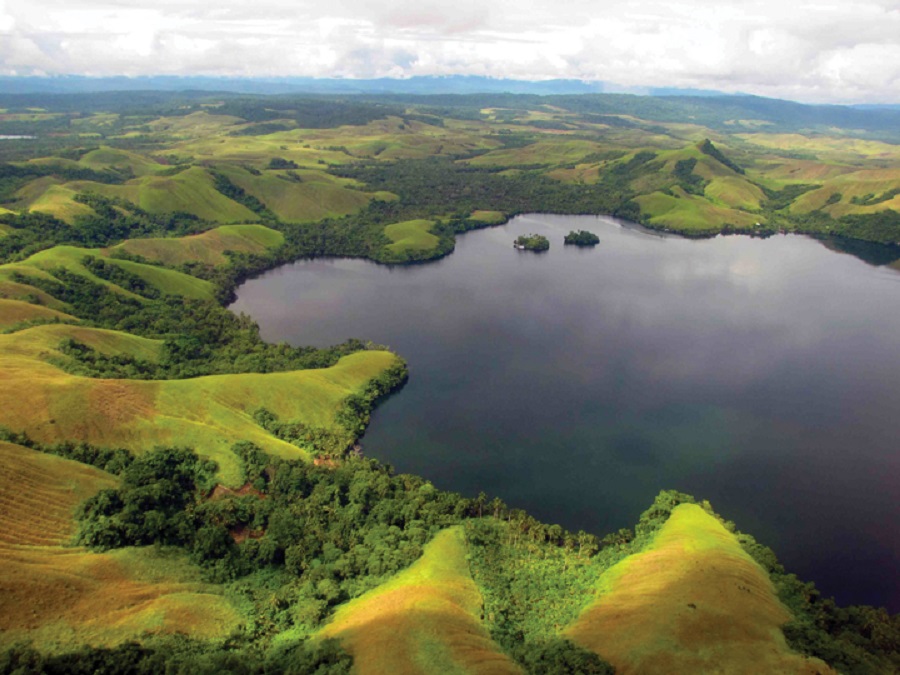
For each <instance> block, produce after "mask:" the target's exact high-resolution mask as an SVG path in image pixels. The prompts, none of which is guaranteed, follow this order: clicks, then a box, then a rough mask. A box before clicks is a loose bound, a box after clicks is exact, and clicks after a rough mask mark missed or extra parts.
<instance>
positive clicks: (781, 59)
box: [0, 0, 900, 102]
mask: <svg viewBox="0 0 900 675" xmlns="http://www.w3.org/2000/svg"><path fill="white" fill-rule="evenodd" d="M0 74H5V75H16V74H18V75H33V74H79V75H96V76H108V75H161V74H169V75H222V76H315V77H355V78H372V77H408V76H413V75H449V74H472V75H486V76H492V77H498V78H499V77H504V78H516V79H548V78H574V79H582V80H603V81H606V82H615V83H618V84H620V85H622V86H623V87H699V88H706V89H718V90H723V91H743V92H750V93H755V94H760V95H765V96H777V97H781V98H791V99H796V100H802V101H816V102H900V2H897V1H890V2H889V1H887V0H859V1H857V0H854V1H853V2H847V1H846V0H845V1H844V2H836V1H834V0H821V1H819V2H816V1H810V2H802V1H801V2H798V3H792V2H790V1H789V0H788V1H785V0H740V1H732V0H725V1H719V2H715V3H713V2H710V1H709V0H707V1H705V2H702V1H701V0H667V1H666V2H658V1H656V0H622V1H620V2H603V1H598V0H566V1H565V2H549V1H546V0H515V1H513V0H453V1H452V2H451V1H450V0H415V1H410V0H399V1H398V0H368V1H366V2H361V1H360V0H329V1H327V2H326V1H319V2H308V1H306V0H300V1H297V0H292V1H283V0H255V1H253V2H247V1H245V0H241V1H240V2H238V1H236V0H217V1H216V2H213V3H210V2H205V1H203V2H201V1H199V0H156V1H154V2H152V3H150V2H142V1H138V2H134V1H128V0H86V1H80V0H0Z"/></svg>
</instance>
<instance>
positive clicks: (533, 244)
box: [513, 234, 550, 251]
mask: <svg viewBox="0 0 900 675" xmlns="http://www.w3.org/2000/svg"><path fill="white" fill-rule="evenodd" d="M513 247H515V248H517V249H519V250H520V251H546V250H547V249H549V248H550V240H549V239H547V237H544V236H542V235H540V234H529V235H524V234H523V235H521V236H519V237H517V238H516V240H515V241H514V242H513Z"/></svg>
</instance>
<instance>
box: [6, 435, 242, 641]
mask: <svg viewBox="0 0 900 675" xmlns="http://www.w3.org/2000/svg"><path fill="white" fill-rule="evenodd" d="M0 464H2V466H3V471H2V472H0V506H2V508H0V646H4V647H5V646H9V645H11V644H14V643H16V642H21V641H26V640H29V641H30V640H33V641H35V642H37V643H40V644H41V646H42V649H44V650H46V651H57V650H59V651H63V650H67V649H72V648H74V647H77V646H79V645H81V644H84V643H88V644H93V645H98V646H111V645H115V644H118V643H121V642H123V641H125V640H128V639H134V638H137V637H139V636H140V635H141V634H143V633H145V632H158V633H183V634H187V635H192V636H194V637H198V638H216V637H224V636H225V635H227V634H228V633H230V632H231V631H232V630H234V629H235V628H237V626H238V624H239V623H240V617H239V615H238V614H237V612H235V610H234V609H233V608H232V607H231V606H230V605H229V603H228V602H227V601H226V600H225V599H224V598H223V597H222V596H221V595H220V594H218V593H217V592H216V589H215V588H214V587H212V586H209V585H207V584H204V583H202V582H201V581H200V573H199V570H198V569H197V568H195V567H193V566H192V565H190V564H189V563H188V562H187V560H186V559H185V557H184V556H183V555H179V554H172V553H169V554H166V553H162V552H157V551H155V550H154V549H152V548H148V549H125V550H121V551H117V552H114V553H106V554H97V553H90V552H88V551H85V550H84V549H82V548H74V547H70V546H69V545H68V544H69V542H70V541H71V538H72V536H73V534H74V530H75V523H74V520H73V512H74V510H75V507H76V506H77V505H78V504H79V503H80V502H81V501H83V500H84V499H87V498H88V497H90V496H91V495H93V494H95V493H96V492H97V491H98V490H101V489H104V488H111V487H114V486H115V485H116V481H115V480H114V479H113V477H112V476H109V475H108V474H105V473H103V472H101V471H98V470H97V469H94V468H92V467H88V466H85V465H83V464H79V463H78V462H73V461H70V460H66V459H62V458H59V457H55V456H52V455H45V454H42V453H39V452H36V451H34V450H31V449H29V448H24V447H22V446H19V445H13V444H11V443H4V442H0Z"/></svg>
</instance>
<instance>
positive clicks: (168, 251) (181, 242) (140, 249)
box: [108, 225, 284, 265]
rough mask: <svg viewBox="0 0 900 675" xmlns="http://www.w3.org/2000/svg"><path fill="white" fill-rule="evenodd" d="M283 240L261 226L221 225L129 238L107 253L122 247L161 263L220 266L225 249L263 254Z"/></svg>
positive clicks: (222, 262) (273, 231) (281, 235)
mask: <svg viewBox="0 0 900 675" xmlns="http://www.w3.org/2000/svg"><path fill="white" fill-rule="evenodd" d="M283 242H284V235H283V234H281V232H278V231H277V230H273V229H271V228H268V227H265V226H264V225H222V226H221V227H217V228H215V229H212V230H207V231H206V232H203V233H201V234H194V235H190V236H187V237H166V238H153V239H129V240H128V241H125V242H123V243H121V244H118V245H116V246H113V247H112V248H110V249H108V252H112V251H116V250H123V251H127V252H128V253H132V254H134V255H139V256H142V257H144V258H146V259H147V260H149V261H151V262H160V263H162V264H164V265H183V264H184V263H188V262H200V263H205V264H207V265H223V264H225V263H227V262H228V257H227V256H226V255H225V251H235V252H241V253H262V252H264V251H266V250H267V249H272V248H277V247H278V246H280V245H281V244H282V243H283Z"/></svg>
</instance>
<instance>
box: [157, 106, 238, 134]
mask: <svg viewBox="0 0 900 675" xmlns="http://www.w3.org/2000/svg"><path fill="white" fill-rule="evenodd" d="M243 123H244V120H242V119H241V118H240V117H232V116H231V115H212V114H210V113H208V112H206V111H205V110H201V111H199V112H195V113H191V114H190V115H180V116H177V117H160V118H159V119H156V120H153V121H152V122H150V124H149V125H148V126H149V127H150V129H151V130H152V131H153V132H154V133H156V134H161V135H166V136H170V137H173V138H176V139H185V138H206V137H209V136H216V135H218V134H222V133H227V132H229V131H232V130H233V128H234V126H235V125H237V124H243Z"/></svg>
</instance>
